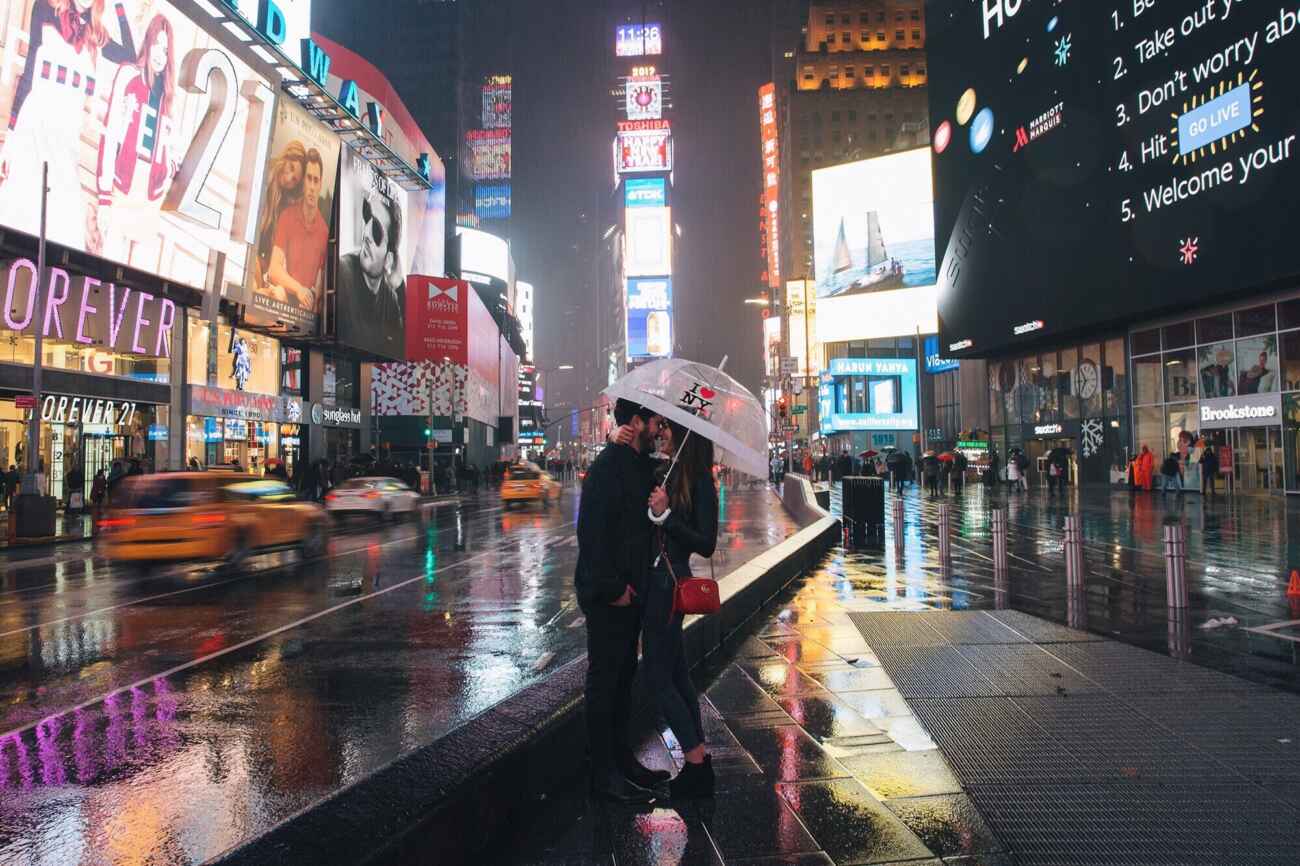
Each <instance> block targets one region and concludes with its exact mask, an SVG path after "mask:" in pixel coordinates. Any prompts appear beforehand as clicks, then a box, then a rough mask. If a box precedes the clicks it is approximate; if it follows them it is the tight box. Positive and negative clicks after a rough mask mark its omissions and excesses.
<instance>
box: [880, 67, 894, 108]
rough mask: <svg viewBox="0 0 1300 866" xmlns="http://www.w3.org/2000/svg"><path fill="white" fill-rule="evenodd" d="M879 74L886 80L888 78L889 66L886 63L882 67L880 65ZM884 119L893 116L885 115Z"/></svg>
mask: <svg viewBox="0 0 1300 866" xmlns="http://www.w3.org/2000/svg"><path fill="white" fill-rule="evenodd" d="M880 74H881V75H883V76H885V77H886V78H888V77H889V64H888V63H886V64H884V65H882V66H881V67H880ZM885 117H886V118H891V117H893V115H892V114H886V115H885Z"/></svg>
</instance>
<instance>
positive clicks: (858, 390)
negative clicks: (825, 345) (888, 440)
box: [817, 358, 919, 435]
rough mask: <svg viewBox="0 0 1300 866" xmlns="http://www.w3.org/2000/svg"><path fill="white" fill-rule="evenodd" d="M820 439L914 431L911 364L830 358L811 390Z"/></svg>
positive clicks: (913, 371)
mask: <svg viewBox="0 0 1300 866" xmlns="http://www.w3.org/2000/svg"><path fill="white" fill-rule="evenodd" d="M817 398H818V399H817V403H818V406H817V408H818V418H819V420H820V422H821V432H822V434H823V435H829V434H832V433H847V432H852V431H856V430H878V431H885V430H891V431H904V430H916V429H917V425H918V418H919V415H918V412H917V405H916V361H915V360H912V359H910V358H835V359H834V360H832V361H831V362H830V365H829V369H827V370H826V372H824V373H823V374H822V376H821V384H820V386H819V388H818V392H817Z"/></svg>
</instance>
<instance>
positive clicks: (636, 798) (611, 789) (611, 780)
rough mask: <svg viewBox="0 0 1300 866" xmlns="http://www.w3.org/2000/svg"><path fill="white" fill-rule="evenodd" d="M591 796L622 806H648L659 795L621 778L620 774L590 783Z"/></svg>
mask: <svg viewBox="0 0 1300 866" xmlns="http://www.w3.org/2000/svg"><path fill="white" fill-rule="evenodd" d="M591 795H592V796H593V797H595V798H596V799H598V800H604V801H606V802H609V803H622V804H624V805H634V806H635V805H649V804H650V803H653V802H654V801H655V798H656V797H657V796H659V795H657V794H655V792H654V791H651V790H648V789H646V788H643V787H641V786H640V785H637V784H634V783H633V782H630V781H628V780H627V779H625V778H623V775H622V774H621V773H610V774H609V775H608V776H605V777H603V778H600V779H594V780H592V783H591Z"/></svg>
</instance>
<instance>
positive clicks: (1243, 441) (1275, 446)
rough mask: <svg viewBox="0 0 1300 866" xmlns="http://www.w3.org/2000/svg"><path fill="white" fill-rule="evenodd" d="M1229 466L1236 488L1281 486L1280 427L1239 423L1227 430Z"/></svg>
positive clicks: (1265, 489)
mask: <svg viewBox="0 0 1300 866" xmlns="http://www.w3.org/2000/svg"><path fill="white" fill-rule="evenodd" d="M1230 432H1231V439H1232V440H1233V448H1232V464H1233V466H1232V469H1233V474H1234V475H1235V476H1236V482H1237V489H1239V490H1243V491H1246V492H1268V491H1273V490H1279V491H1280V490H1282V489H1283V487H1284V479H1283V475H1284V470H1283V460H1282V430H1281V428H1279V427H1242V428H1239V429H1237V430H1233V431H1230Z"/></svg>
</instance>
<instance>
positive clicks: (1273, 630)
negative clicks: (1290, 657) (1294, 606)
mask: <svg viewBox="0 0 1300 866" xmlns="http://www.w3.org/2000/svg"><path fill="white" fill-rule="evenodd" d="M1295 626H1300V619H1289V620H1286V621H1285V622H1271V623H1269V624H1268V625H1256V626H1251V627H1250V628H1244V629H1242V631H1252V632H1254V633H1255V634H1262V635H1264V636H1265V637H1275V638H1277V639H1278V640H1288V641H1291V643H1300V635H1291V634H1278V631H1279V630H1280V629H1284V628H1293V627H1295Z"/></svg>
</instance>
